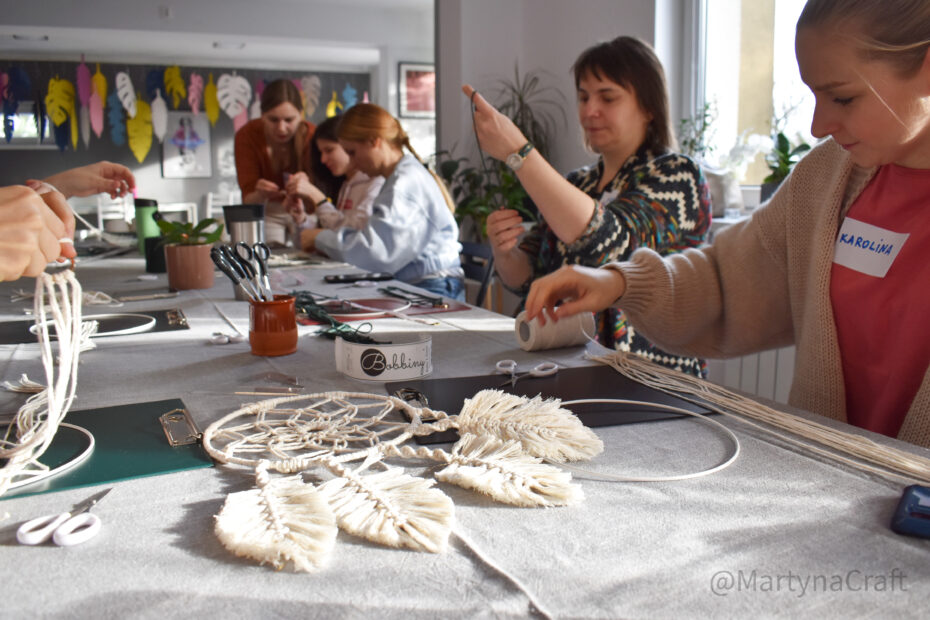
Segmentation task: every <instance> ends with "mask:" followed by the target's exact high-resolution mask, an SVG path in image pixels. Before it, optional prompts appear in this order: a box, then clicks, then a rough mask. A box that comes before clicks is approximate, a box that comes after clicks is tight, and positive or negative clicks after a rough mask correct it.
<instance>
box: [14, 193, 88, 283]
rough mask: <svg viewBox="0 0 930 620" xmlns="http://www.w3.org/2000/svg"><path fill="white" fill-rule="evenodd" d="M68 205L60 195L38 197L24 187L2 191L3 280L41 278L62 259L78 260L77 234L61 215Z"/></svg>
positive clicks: (72, 225)
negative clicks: (74, 237)
mask: <svg viewBox="0 0 930 620" xmlns="http://www.w3.org/2000/svg"><path fill="white" fill-rule="evenodd" d="M66 208H67V204H66V203H65V201H64V197H63V196H62V195H61V194H60V193H58V192H57V191H52V190H49V189H46V190H45V193H44V194H43V195H41V196H40V195H39V194H37V193H36V192H35V191H33V190H32V189H30V188H28V187H24V186H21V185H16V186H10V187H3V188H0V280H4V281H8V280H15V279H17V278H19V277H20V276H24V275H25V276H33V277H34V276H37V275H39V274H40V273H42V271H44V270H45V265H46V264H47V263H49V262H51V261H53V260H55V259H57V258H59V257H62V256H65V257H74V256H75V252H74V245H73V244H72V243H70V242H69V241H68V240H70V238H71V234H73V232H74V218H73V216H70V213H71V211H70V209H67V213H68V215H69V216H70V225H69V224H68V223H67V222H65V221H63V219H62V217H60V216H59V215H58V213H59V212H62V213H64V209H66Z"/></svg>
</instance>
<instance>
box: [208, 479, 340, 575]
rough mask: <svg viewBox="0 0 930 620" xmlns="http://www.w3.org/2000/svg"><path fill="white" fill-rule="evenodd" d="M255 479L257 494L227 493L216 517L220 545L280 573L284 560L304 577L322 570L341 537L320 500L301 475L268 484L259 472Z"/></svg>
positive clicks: (326, 504) (322, 500) (327, 508)
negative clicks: (304, 573)
mask: <svg viewBox="0 0 930 620" xmlns="http://www.w3.org/2000/svg"><path fill="white" fill-rule="evenodd" d="M256 478H257V479H258V488H257V489H251V490H249V491H242V492H239V493H231V494H230V495H229V496H228V497H227V498H226V502H225V503H224V504H223V508H222V509H221V510H220V513H219V514H218V515H216V524H215V527H214V529H215V531H216V535H217V537H218V538H219V539H220V542H222V543H223V545H224V546H225V547H226V548H227V549H229V550H230V551H232V552H233V553H235V554H236V555H238V556H243V557H248V558H252V559H254V560H258V561H259V562H261V563H262V564H264V563H266V562H267V563H269V564H272V565H273V566H274V567H275V568H279V569H280V568H283V567H284V565H285V564H287V562H288V561H291V562H293V563H294V567H295V568H296V569H297V570H301V571H305V572H310V571H313V570H314V569H317V568H319V567H321V566H323V565H324V564H325V563H326V561H327V559H328V558H329V556H330V553H331V552H332V550H333V547H334V546H335V544H336V534H338V532H339V529H338V528H337V527H336V520H335V518H334V516H333V511H332V510H331V509H330V507H329V504H328V503H327V502H326V500H325V499H324V498H323V496H322V495H320V493H318V492H317V490H316V489H314V488H313V485H310V484H306V483H305V482H304V481H303V480H302V479H301V477H300V476H299V475H298V476H290V477H287V478H277V479H270V478H269V477H268V473H267V471H265V470H262V469H260V470H259V472H258V474H257V476H256Z"/></svg>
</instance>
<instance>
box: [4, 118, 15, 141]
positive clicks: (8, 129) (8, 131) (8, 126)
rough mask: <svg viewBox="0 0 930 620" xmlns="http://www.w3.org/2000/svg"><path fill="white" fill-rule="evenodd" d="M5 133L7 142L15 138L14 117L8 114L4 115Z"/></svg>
mask: <svg viewBox="0 0 930 620" xmlns="http://www.w3.org/2000/svg"><path fill="white" fill-rule="evenodd" d="M3 135H4V136H5V137H6V141H7V142H9V141H10V140H12V139H13V117H12V116H10V115H8V114H4V115H3Z"/></svg>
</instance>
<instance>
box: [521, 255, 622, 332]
mask: <svg viewBox="0 0 930 620" xmlns="http://www.w3.org/2000/svg"><path fill="white" fill-rule="evenodd" d="M625 290H626V281H625V280H624V279H623V275H622V274H621V273H620V272H619V271H617V270H615V269H595V268H593V267H581V266H579V265H568V266H565V267H562V268H561V269H559V270H558V271H555V272H553V273H550V274H549V275H547V276H544V277H542V278H539V279H538V280H536V281H535V282H533V284H532V286H530V292H529V295H528V296H527V298H526V316H527V318H528V319H530V320H532V319H534V318H538V319H539V322H540V324H542V325H545V324H546V318H547V317H550V318H552V320H553V321H558V320H559V319H561V318H563V317H567V316H572V315H573V314H578V313H579V312H600V311H601V310H603V309H605V308H607V307H609V306H610V305H611V304H613V303H614V302H615V301H616V300H617V299H618V298H619V297H620V296H621V295H623V292H624V291H625ZM544 311H545V312H544Z"/></svg>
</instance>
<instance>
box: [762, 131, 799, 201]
mask: <svg viewBox="0 0 930 620" xmlns="http://www.w3.org/2000/svg"><path fill="white" fill-rule="evenodd" d="M772 140H773V142H774V145H773V147H772V150H771V151H769V152H768V153H767V154H766V155H765V163H766V164H768V167H769V172H770V174H769V175H768V176H767V177H765V178H764V179H762V188H761V190H760V198H761V200H762V202H765V201H766V200H768V199H769V198H770V197H771V195H772V194H774V193H775V190H776V189H778V186H779V185H781V182H782V181H784V180H785V177H787V176H788V173H790V172H791V169H792V168H794V165H795V164H796V163H798V161H800V160H801V156H802V155H803V154H804V153H805V152H807V151H809V150H810V148H811V145H810V144H808V143H807V142H804V141H803V140H800V141H799V143H798V144H797V145H795V144H792V143H791V140H789V139H788V136H786V135H785V134H784V132H783V131H779V132H778V133H777V134H775V137H774V138H773V139H772Z"/></svg>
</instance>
